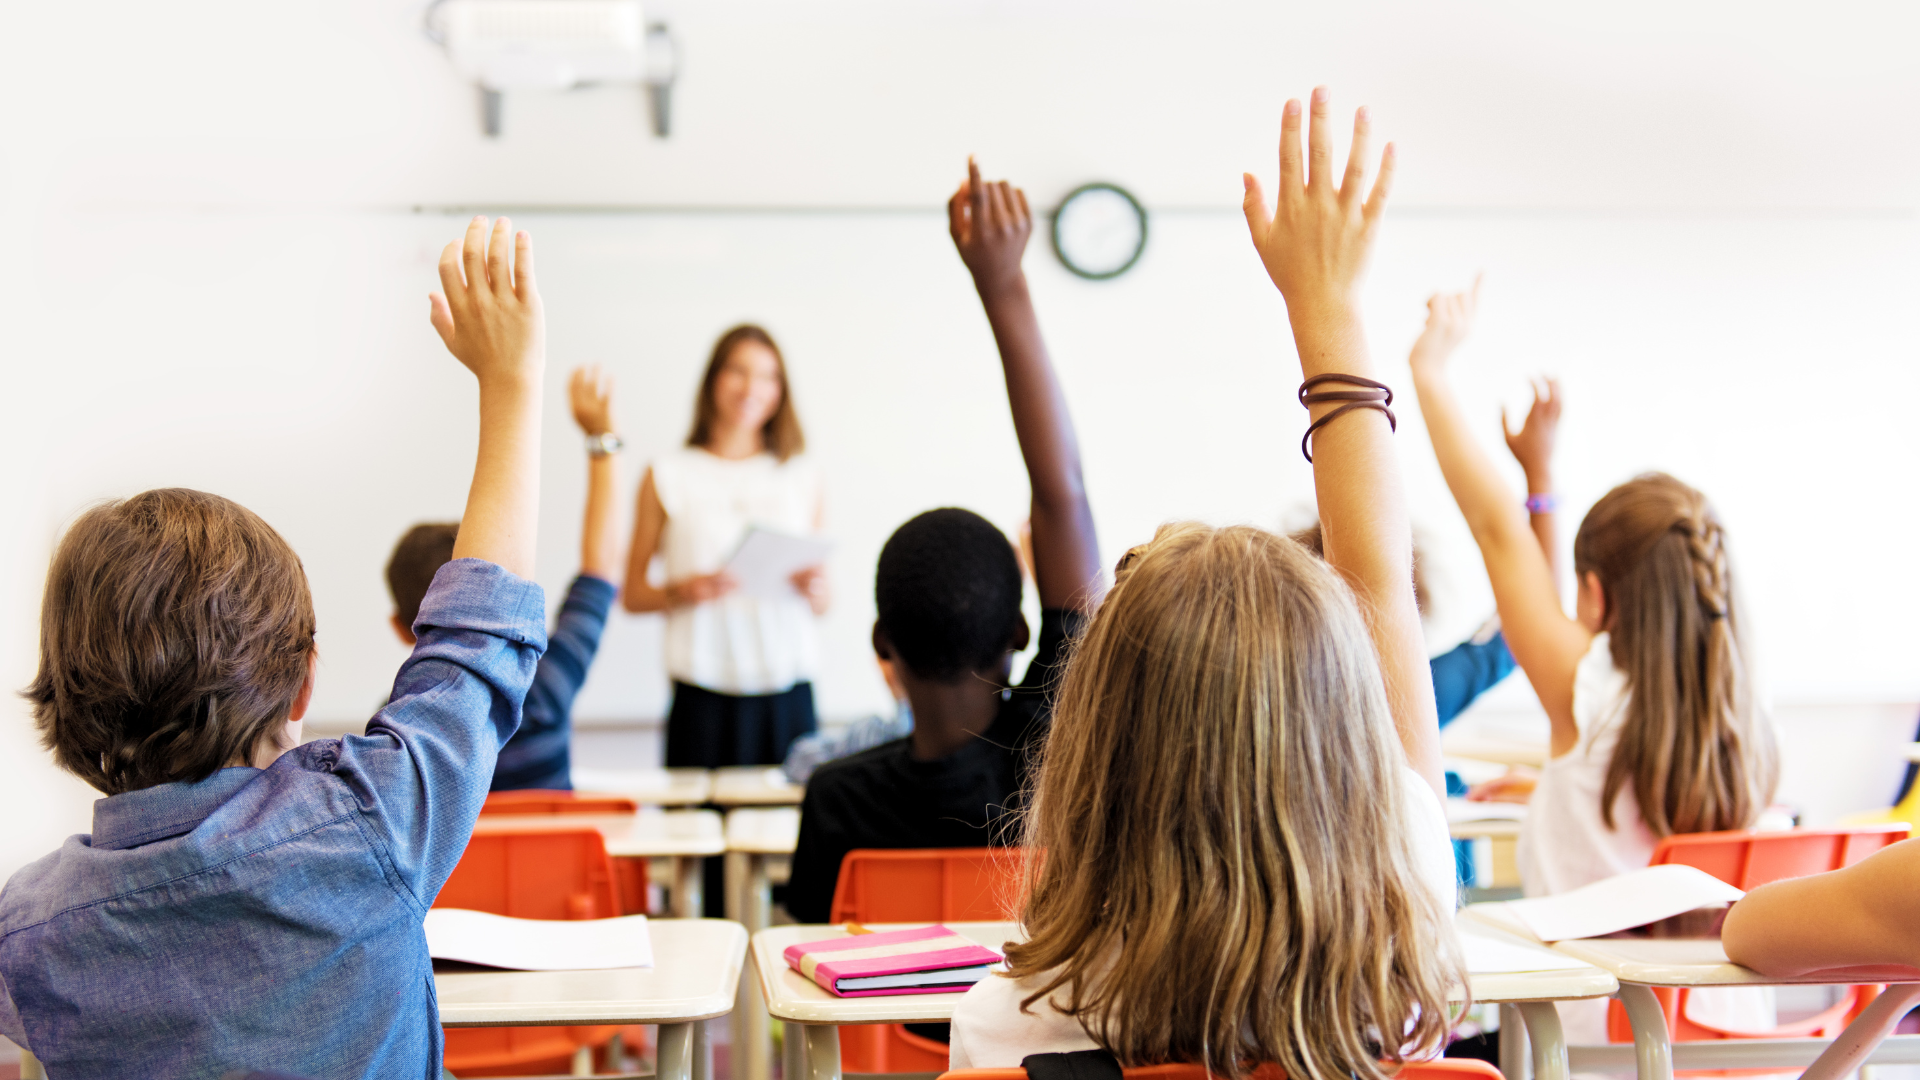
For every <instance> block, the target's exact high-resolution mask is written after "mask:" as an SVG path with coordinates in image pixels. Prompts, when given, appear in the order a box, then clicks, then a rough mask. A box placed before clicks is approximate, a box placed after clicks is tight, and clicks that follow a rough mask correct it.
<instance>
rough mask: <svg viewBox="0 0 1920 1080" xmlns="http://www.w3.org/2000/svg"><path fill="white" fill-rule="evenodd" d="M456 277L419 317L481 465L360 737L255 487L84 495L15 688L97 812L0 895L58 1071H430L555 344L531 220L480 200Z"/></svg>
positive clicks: (522, 645)
mask: <svg viewBox="0 0 1920 1080" xmlns="http://www.w3.org/2000/svg"><path fill="white" fill-rule="evenodd" d="M510 246H511V248H512V251H511V252H510V250H509V249H510ZM440 277H441V281H442V283H443V285H444V287H445V289H446V295H445V296H444V297H442V296H439V295H436V296H435V297H434V298H433V311H432V322H433V325H434V328H435V329H436V330H438V331H439V332H440V335H441V338H442V339H443V340H444V341H445V342H446V344H447V347H448V349H449V350H450V351H452V353H453V354H454V356H455V357H457V358H459V360H460V361H461V363H463V364H465V365H466V366H467V367H468V368H469V369H470V370H472V371H473V373H474V375H475V376H476V377H477V378H478V381H479V384H480V448H479V460H478V463H477V464H476V465H475V467H474V477H473V487H472V489H471V490H470V492H469V494H468V499H467V509H466V515H465V517H464V518H463V519H462V522H461V529H460V538H459V544H458V546H457V547H456V548H455V550H454V552H453V555H454V560H453V561H452V562H450V563H448V564H447V565H446V566H445V567H443V568H442V569H441V570H440V572H439V574H438V575H437V576H436V577H435V580H434V584H433V587H432V588H431V589H430V590H429V591H428V593H427V595H426V597H425V599H424V600H423V602H422V603H421V605H420V613H419V617H418V619H417V620H416V621H415V623H414V631H415V633H416V634H417V635H418V636H419V644H418V645H417V646H416V647H415V649H414V652H413V656H412V658H411V659H410V660H408V662H407V663H406V665H405V666H404V667H402V668H401V670H400V674H399V676H398V678H397V679H396V680H395V683H394V690H393V696H392V700H391V701H390V703H389V704H388V705H387V707H386V708H384V709H382V710H381V711H380V713H379V715H377V716H375V717H374V718H373V719H372V720H371V721H369V722H368V724H367V734H366V735H365V736H350V737H347V738H344V739H339V740H331V739H329V740H320V741H317V742H311V743H307V744H305V745H301V744H300V724H301V719H302V717H303V716H304V714H305V712H306V708H307V702H308V700H309V699H310V697H311V695H312V691H313V663H314V658H315V656H316V653H315V651H314V619H313V605H312V601H311V599H310V598H309V595H308V592H307V582H306V576H305V573H304V572H303V571H302V569H301V567H300V562H299V559H298V558H297V557H296V556H295V555H294V553H293V550H292V549H291V548H290V547H288V546H287V544H286V541H284V540H283V539H281V538H280V536H279V535H278V534H277V533H275V532H274V531H273V530H272V529H271V528H270V527H269V526H268V525H267V524H266V523H265V522H264V521H262V520H260V519H259V518H258V517H256V516H254V515H253V514H252V513H250V512H248V511H247V510H245V509H244V508H242V507H240V506H238V505H236V504H234V503H232V502H229V501H227V500H225V499H222V498H219V497H218V496H214V495H208V494H205V493H202V492H197V491H188V490H184V489H168V490H159V491H149V492H146V493H144V494H141V495H136V496H134V497H133V498H131V499H127V500H125V501H122V502H117V503H111V504H108V505H105V506H100V507H96V508H94V509H93V510H90V511H88V512H87V513H86V514H84V515H82V516H81V517H80V519H79V520H78V521H76V522H75V523H74V525H73V527H72V528H71V529H69V530H68V532H67V535H66V536H65V537H64V538H63V539H62V541H61V544H60V547H59V549H58V550H57V551H56V552H55V554H54V558H53V563H52V566H51V568H50V570H49V572H48V575H47V592H46V599H45V602H44V605H43V608H42V616H41V636H40V669H39V674H38V675H37V676H36V677H35V679H34V682H33V684H32V686H30V687H29V688H28V690H27V697H28V698H29V699H30V700H31V701H32V702H33V707H34V715H35V718H36V720H37V722H38V725H39V728H40V731H41V734H42V737H43V740H44V742H45V743H46V745H47V746H48V748H49V749H51V750H52V751H53V753H54V756H55V758H56V759H57V760H58V762H59V763H60V765H61V766H62V767H64V768H66V769H68V770H70V771H72V772H74V773H76V774H77V775H79V776H80V777H82V778H83V779H85V780H86V781H87V782H88V783H91V784H92V785H94V786H95V787H97V788H99V789H100V790H101V791H103V792H106V794H107V797H106V798H104V799H101V800H99V801H98V802H96V803H95V804H94V827H93V832H92V834H91V835H82V836H74V837H71V838H69V839H68V840H67V842H66V843H65V844H64V845H62V846H61V848H60V849H59V850H58V851H56V852H54V853H53V854H51V855H48V856H46V857H45V858H43V859H40V860H39V861H38V862H35V863H33V864H32V865H30V866H27V867H25V868H24V869H22V870H21V871H20V872H19V873H17V874H15V875H14V876H13V878H12V879H11V880H10V881H8V882H7V885H6V888H5V889H4V890H0V1034H4V1035H5V1036H7V1037H8V1038H10V1039H12V1040H14V1041H15V1042H18V1043H21V1044H22V1045H24V1046H26V1047H27V1049H29V1050H30V1051H32V1052H33V1054H34V1055H35V1056H36V1057H38V1058H39V1059H40V1060H41V1062H42V1063H43V1064H44V1065H45V1066H46V1068H47V1071H48V1073H49V1074H50V1075H53V1076H84V1077H89V1078H105V1077H127V1078H140V1080H153V1078H164V1077H210V1076H219V1075H223V1074H225V1073H228V1072H245V1071H248V1070H254V1069H262V1070H284V1071H290V1072H294V1073H300V1074H306V1075H313V1076H324V1077H328V1078H330V1080H331V1078H335V1077H374V1076H378V1077H419V1078H422V1080H437V1078H438V1077H439V1075H440V1059H441V1033H440V1025H439V1015H438V1009H437V1007H436V1004H435V1001H434V993H433V969H432V962H431V961H430V960H429V958H428V956H427V946H426V938H425V935H424V934H423V932H422V930H421V919H422V918H423V917H424V916H425V914H426V911H427V908H428V906H429V905H431V904H432V902H433V898H434V896H435V895H436V894H437V893H438V892H439V890H440V886H441V885H442V884H443V883H444V882H445V881H446V879H447V876H448V875H449V874H450V873H451V872H452V871H453V867H454V864H455V863H456V862H458V861H459V858H460V855H461V853H462V852H463V850H464V849H465V847H466V843H467V838H468V835H469V833H470V832H471V831H472V828H473V822H474V819H475V817H476V816H477V815H478V814H479V811H480V804H481V801H482V800H483V799H484V798H485V797H486V792H487V784H488V780H489V779H490V778H491V776H492V772H493V762H494V757H495V755H496V754H497V753H498V752H499V749H500V746H501V744H502V743H504V742H505V741H506V740H507V739H508V737H509V736H511V735H512V734H513V731H514V728H515V727H516V726H517V725H518V724H519V721H520V707H521V699H522V698H523V697H524V696H525V694H526V692H527V686H528V683H529V682H530V681H531V680H532V678H533V671H534V666H535V664H536V663H538V661H539V659H540V654H541V652H542V650H543V649H544V648H545V647H546V627H545V617H546V604H545V599H544V597H543V595H542V593H541V590H540V588H539V587H538V586H536V585H534V584H532V583H531V582H529V581H527V580H525V579H524V575H526V574H528V573H530V572H531V570H532V566H533V556H534V529H535V524H536V521H537V510H538V501H539V492H538V487H539V437H540V432H539V426H540V383H541V375H542V368H543V366H544V355H543V354H544V351H545V327H544V324H543V319H542V315H541V305H540V298H539V295H538V293H537V292H536V291H535V289H534V283H533V262H532V250H531V242H530V240H529V238H528V237H527V235H526V234H525V233H520V234H519V235H518V236H515V235H514V234H513V233H512V232H511V231H510V227H509V225H508V223H507V221H506V219H504V218H502V219H501V220H500V221H499V222H498V223H497V224H496V225H495V227H494V228H493V229H492V231H491V237H489V230H488V228H487V223H486V221H485V219H484V218H476V219H475V220H474V221H473V223H472V224H471V225H469V227H468V229H467V234H466V238H465V241H464V243H462V242H458V241H456V242H455V243H452V244H449V245H448V246H447V249H446V251H445V252H444V253H443V254H442V255H441V260H440Z"/></svg>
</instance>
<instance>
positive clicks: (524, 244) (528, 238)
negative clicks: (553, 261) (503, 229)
mask: <svg viewBox="0 0 1920 1080" xmlns="http://www.w3.org/2000/svg"><path fill="white" fill-rule="evenodd" d="M500 220H502V221H505V220H506V219H505V218H501V219H500ZM513 295H514V296H516V297H519V299H520V302H521V303H526V302H527V301H530V300H532V299H533V297H534V295H535V293H534V285H533V237H532V235H530V234H529V233H528V232H527V230H525V229H521V230H520V231H519V232H517V233H514V234H513Z"/></svg>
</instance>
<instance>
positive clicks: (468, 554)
mask: <svg viewBox="0 0 1920 1080" xmlns="http://www.w3.org/2000/svg"><path fill="white" fill-rule="evenodd" d="M512 230H513V225H512V223H511V222H509V221H508V220H507V219H506V218H504V217H503V218H501V219H499V220H498V221H496V222H494V224H493V231H492V236H491V238H489V236H488V231H487V219H486V218H484V217H476V218H474V219H473V221H472V222H471V223H469V224H468V225H467V235H466V239H465V240H464V241H458V240H456V241H454V242H453V243H450V244H448V245H447V247H446V250H445V251H442V252H441V253H440V285H441V287H442V288H443V289H445V290H446V293H445V295H442V294H440V293H434V294H433V297H432V314H431V319H432V322H433V328H434V329H435V330H438V331H439V332H440V340H442V341H444V342H446V343H447V350H448V351H449V352H451V353H453V355H454V356H455V357H456V358H458V359H459V361H460V362H461V363H462V364H465V365H466V366H467V369H468V370H470V371H472V372H473V374H474V377H475V378H477V379H478V380H479V382H480V453H479V457H478V460H477V461H475V463H474V466H473V486H472V487H471V488H470V489H468V492H467V510H466V513H465V514H464V515H462V516H461V518H460V535H459V537H458V538H456V539H455V540H454V543H453V557H454V558H456V559H485V560H486V561H488V562H491V563H495V564H497V565H499V566H501V567H503V568H504V569H506V570H509V571H512V572H513V573H515V574H518V575H519V576H521V577H523V578H524V577H531V576H532V574H533V556H534V537H535V531H536V529H537V527H538V524H539V520H540V382H541V375H542V373H543V372H544V370H545V368H546V353H547V327H546V318H545V316H544V315H543V314H542V311H541V306H540V293H539V291H538V290H537V289H535V288H534V284H533V239H532V238H531V237H529V236H528V235H527V234H526V233H524V232H523V233H519V234H517V235H516V234H515V233H514V232H513V231H512ZM509 245H511V251H510V250H509Z"/></svg>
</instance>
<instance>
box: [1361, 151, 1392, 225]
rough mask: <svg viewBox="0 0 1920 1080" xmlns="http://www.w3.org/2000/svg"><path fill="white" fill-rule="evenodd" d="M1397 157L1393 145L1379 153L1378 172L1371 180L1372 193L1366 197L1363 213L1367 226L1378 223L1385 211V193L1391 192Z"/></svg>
mask: <svg viewBox="0 0 1920 1080" xmlns="http://www.w3.org/2000/svg"><path fill="white" fill-rule="evenodd" d="M1396 159H1397V155H1395V154H1394V152H1393V144H1392V143H1388V144H1387V146H1386V149H1384V150H1382V151H1380V172H1379V174H1378V175H1377V176H1375V177H1374V178H1373V192H1372V194H1370V195H1368V196H1367V205H1366V208H1365V210H1364V211H1363V213H1364V214H1365V215H1366V219H1367V222H1368V223H1369V224H1371V223H1373V222H1376V221H1379V220H1380V215H1381V214H1383V213H1385V212H1386V209H1387V193H1388V192H1390V191H1392V190H1393V165H1394V162H1395V160H1396Z"/></svg>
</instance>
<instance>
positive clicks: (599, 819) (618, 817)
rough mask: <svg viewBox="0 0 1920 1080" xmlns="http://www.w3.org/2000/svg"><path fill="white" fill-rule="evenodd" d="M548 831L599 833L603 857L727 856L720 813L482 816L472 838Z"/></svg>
mask: <svg viewBox="0 0 1920 1080" xmlns="http://www.w3.org/2000/svg"><path fill="white" fill-rule="evenodd" d="M549 829H598V830H599V831H600V835H601V836H603V837H605V838H606V841H607V854H609V855H612V856H615V857H623V856H624V857H627V858H651V857H655V856H668V855H718V854H720V853H721V852H723V851H725V850H727V840H726V834H725V832H724V831H723V830H722V828H721V822H720V815H719V814H718V813H715V812H714V811H712V810H661V809H658V808H657V807H651V806H649V807H643V808H641V811H640V812H639V813H638V814H485V815H482V816H481V818H480V820H479V821H478V822H476V823H475V824H474V827H473V834H474V835H475V836H490V835H498V834H501V833H516V832H544V831H546V830H549Z"/></svg>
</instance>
